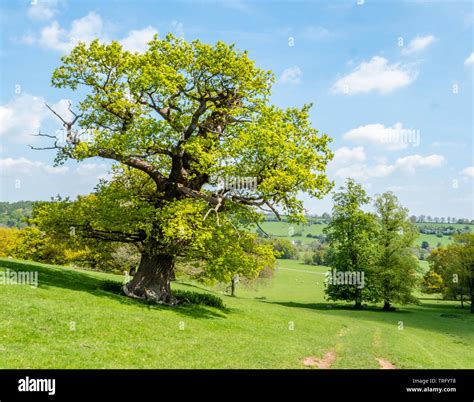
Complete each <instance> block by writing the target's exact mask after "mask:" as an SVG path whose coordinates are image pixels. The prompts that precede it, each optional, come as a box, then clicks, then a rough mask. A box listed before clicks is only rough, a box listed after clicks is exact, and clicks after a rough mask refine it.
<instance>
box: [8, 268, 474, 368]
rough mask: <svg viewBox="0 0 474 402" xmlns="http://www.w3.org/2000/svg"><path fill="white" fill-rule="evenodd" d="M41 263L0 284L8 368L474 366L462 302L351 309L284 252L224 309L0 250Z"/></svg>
mask: <svg viewBox="0 0 474 402" xmlns="http://www.w3.org/2000/svg"><path fill="white" fill-rule="evenodd" d="M6 269H9V270H15V271H37V272H38V275H39V286H38V287H37V288H33V287H31V286H25V285H21V286H20V285H3V286H1V287H0V303H1V305H2V308H1V309H0V351H1V353H0V367H1V368H16V369H17V368H25V369H26V368H307V369H310V368H312V367H314V366H308V365H305V364H304V363H305V359H306V361H307V360H308V358H309V359H310V360H311V359H324V357H325V356H328V355H330V356H332V357H331V359H330V362H329V364H330V367H331V368H379V367H380V364H379V360H378V359H383V360H384V361H386V362H389V363H390V364H392V365H393V366H395V367H397V368H474V349H473V348H472V347H471V345H472V344H473V342H474V317H472V315H469V313H468V309H467V308H466V309H464V310H463V309H461V308H460V306H459V303H454V302H450V301H442V300H439V299H436V298H434V297H433V296H432V295H431V296H429V297H428V296H423V295H420V304H419V305H417V306H403V307H401V308H399V309H398V310H397V311H395V312H383V311H380V306H368V307H367V308H366V309H364V310H362V311H355V310H353V309H352V308H351V306H350V305H348V304H344V303H330V302H327V301H326V300H325V299H324V295H323V281H324V273H325V271H326V269H327V268H325V267H317V266H308V265H303V264H302V263H301V262H299V261H296V260H279V265H278V270H277V272H276V273H275V276H274V278H273V279H271V280H268V281H267V282H265V283H262V284H260V285H258V286H257V287H252V288H248V287H247V288H246V287H244V286H240V285H239V286H238V288H237V296H236V297H230V296H226V295H224V294H223V292H222V291H221V290H220V289H218V288H207V287H204V286H202V285H200V284H198V283H192V282H189V281H186V280H184V279H180V278H178V280H177V281H176V282H173V288H174V289H181V290H190V291H194V292H209V293H212V294H215V295H217V296H219V297H221V298H222V299H223V300H224V303H225V305H226V309H224V310H223V309H217V308H212V307H207V306H201V305H189V306H186V305H184V306H179V307H175V308H172V307H165V306H160V305H156V304H155V305H152V304H147V303H144V302H142V301H138V300H132V299H129V298H127V297H125V296H121V295H120V294H116V293H114V292H111V291H107V290H104V288H103V284H104V281H110V280H112V281H116V282H118V283H119V282H120V281H122V279H123V278H122V277H121V276H118V275H112V274H106V273H98V272H92V271H84V270H79V269H74V268H67V267H59V266H52V265H45V264H38V263H32V262H27V261H20V260H13V259H0V270H6Z"/></svg>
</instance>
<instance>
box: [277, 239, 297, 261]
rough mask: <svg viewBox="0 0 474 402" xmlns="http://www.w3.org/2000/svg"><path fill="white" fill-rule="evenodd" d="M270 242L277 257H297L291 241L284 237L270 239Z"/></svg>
mask: <svg viewBox="0 0 474 402" xmlns="http://www.w3.org/2000/svg"><path fill="white" fill-rule="evenodd" d="M271 244H272V246H273V248H274V250H275V251H277V252H278V256H277V258H288V259H291V258H297V256H298V251H297V250H296V247H295V246H294V245H293V244H292V243H291V241H289V240H286V239H271Z"/></svg>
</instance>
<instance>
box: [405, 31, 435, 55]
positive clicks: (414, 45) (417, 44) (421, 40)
mask: <svg viewBox="0 0 474 402" xmlns="http://www.w3.org/2000/svg"><path fill="white" fill-rule="evenodd" d="M435 41H436V38H435V37H434V36H433V35H426V36H417V37H416V38H414V39H412V40H411V41H410V43H409V44H408V46H407V47H405V48H403V49H402V53H403V54H412V53H418V52H421V51H422V50H424V49H426V48H427V47H428V46H430V45H431V44H432V43H434V42H435Z"/></svg>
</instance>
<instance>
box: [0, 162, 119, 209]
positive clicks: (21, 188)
mask: <svg viewBox="0 0 474 402" xmlns="http://www.w3.org/2000/svg"><path fill="white" fill-rule="evenodd" d="M0 171H1V172H2V174H1V177H0V179H1V183H0V185H1V188H2V190H4V191H3V194H2V197H4V198H5V200H6V201H17V200H20V199H28V200H40V199H43V200H45V199H50V198H51V197H52V196H55V195H57V194H60V195H62V196H70V197H75V196H76V195H78V194H88V193H90V192H91V191H92V190H93V188H94V187H95V186H96V185H97V184H98V182H99V180H100V179H101V178H104V179H109V178H110V177H111V174H110V173H109V172H110V164H107V163H81V164H79V165H76V164H73V163H71V164H70V165H69V166H67V165H64V166H51V165H49V164H47V163H44V162H41V161H37V160H30V159H27V158H25V157H22V158H5V159H0Z"/></svg>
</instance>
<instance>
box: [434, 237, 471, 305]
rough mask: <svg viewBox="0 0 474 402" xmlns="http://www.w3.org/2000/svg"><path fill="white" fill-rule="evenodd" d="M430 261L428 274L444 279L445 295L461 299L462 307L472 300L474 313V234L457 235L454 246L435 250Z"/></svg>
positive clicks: (450, 245) (443, 288) (443, 290)
mask: <svg viewBox="0 0 474 402" xmlns="http://www.w3.org/2000/svg"><path fill="white" fill-rule="evenodd" d="M428 261H429V263H430V271H429V273H428V274H429V275H430V276H434V274H437V275H439V276H440V277H441V278H442V282H443V287H442V289H441V290H442V293H443V295H444V296H445V297H447V298H454V299H456V300H457V299H459V300H460V301H461V307H464V301H465V300H466V299H467V300H470V302H471V313H474V234H471V233H464V234H460V235H455V236H454V243H453V244H449V245H448V246H446V247H440V248H438V249H436V250H433V251H432V253H431V255H430V256H429V257H428ZM430 272H431V273H430ZM428 274H427V275H428ZM427 275H425V278H426V277H427ZM426 280H428V279H426Z"/></svg>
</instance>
